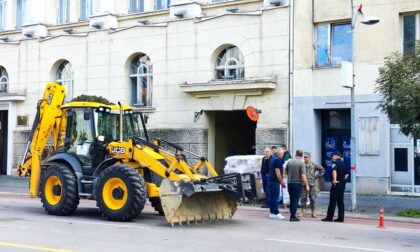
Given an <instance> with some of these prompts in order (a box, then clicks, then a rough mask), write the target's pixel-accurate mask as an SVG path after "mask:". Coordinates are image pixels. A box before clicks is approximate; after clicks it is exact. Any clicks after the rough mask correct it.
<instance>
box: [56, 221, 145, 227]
mask: <svg viewBox="0 0 420 252" xmlns="http://www.w3.org/2000/svg"><path fill="white" fill-rule="evenodd" d="M48 220H50V221H58V222H67V223H69V222H71V223H80V224H89V225H103V226H113V227H125V228H150V227H146V226H138V225H137V224H133V225H122V224H114V223H100V222H93V221H78V220H69V219H48Z"/></svg>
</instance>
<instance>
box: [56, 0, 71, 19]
mask: <svg viewBox="0 0 420 252" xmlns="http://www.w3.org/2000/svg"><path fill="white" fill-rule="evenodd" d="M64 6H65V9H64ZM62 7H63V10H62ZM62 11H63V13H62ZM64 11H65V13H64ZM61 14H65V16H62V15H61ZM68 23H70V0H57V24H68Z"/></svg>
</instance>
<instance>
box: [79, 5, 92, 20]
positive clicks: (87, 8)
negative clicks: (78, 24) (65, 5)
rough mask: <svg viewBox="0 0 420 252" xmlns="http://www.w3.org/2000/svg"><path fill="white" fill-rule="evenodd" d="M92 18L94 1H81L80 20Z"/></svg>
mask: <svg viewBox="0 0 420 252" xmlns="http://www.w3.org/2000/svg"><path fill="white" fill-rule="evenodd" d="M90 16H92V0H80V20H86V19H88V18H89V17H90Z"/></svg>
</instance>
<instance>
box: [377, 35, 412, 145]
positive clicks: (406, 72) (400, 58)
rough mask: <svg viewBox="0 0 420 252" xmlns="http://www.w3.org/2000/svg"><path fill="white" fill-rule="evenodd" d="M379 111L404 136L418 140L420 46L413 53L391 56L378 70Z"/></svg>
mask: <svg viewBox="0 0 420 252" xmlns="http://www.w3.org/2000/svg"><path fill="white" fill-rule="evenodd" d="M375 92H377V93H379V94H380V95H381V100H380V102H379V108H380V109H381V110H382V111H383V112H385V113H386V114H388V117H389V119H390V121H391V123H394V124H399V125H400V130H401V132H402V133H403V134H404V135H406V136H409V135H411V136H413V137H415V138H420V43H417V45H416V48H415V50H414V53H413V54H410V55H403V54H401V53H393V54H392V55H391V56H390V57H387V58H386V59H385V65H384V66H383V67H381V68H379V77H378V79H377V80H376V88H375Z"/></svg>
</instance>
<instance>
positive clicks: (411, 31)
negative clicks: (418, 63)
mask: <svg viewBox="0 0 420 252" xmlns="http://www.w3.org/2000/svg"><path fill="white" fill-rule="evenodd" d="M403 26H404V27H403V52H404V54H413V53H414V48H415V46H416V40H420V14H414V15H410V16H404V17H403Z"/></svg>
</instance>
